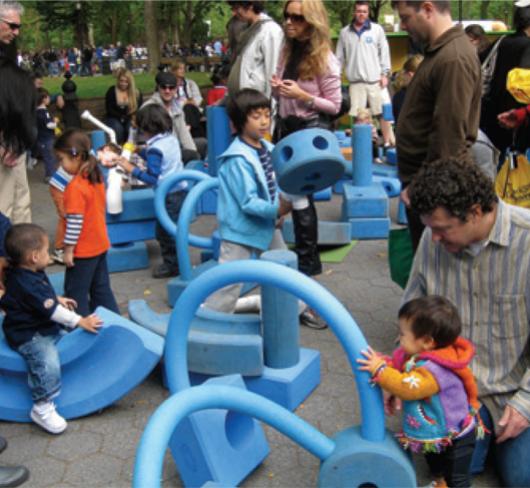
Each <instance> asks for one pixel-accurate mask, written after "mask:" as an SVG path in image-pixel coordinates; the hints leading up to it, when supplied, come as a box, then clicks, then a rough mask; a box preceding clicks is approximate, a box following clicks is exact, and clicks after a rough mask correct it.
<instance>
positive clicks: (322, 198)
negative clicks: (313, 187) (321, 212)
mask: <svg viewBox="0 0 530 488" xmlns="http://www.w3.org/2000/svg"><path fill="white" fill-rule="evenodd" d="M332 195H333V192H332V191H331V186H330V187H329V188H324V189H323V190H320V191H317V192H316V193H314V194H313V199H314V200H315V202H328V201H329V200H331V197H332Z"/></svg>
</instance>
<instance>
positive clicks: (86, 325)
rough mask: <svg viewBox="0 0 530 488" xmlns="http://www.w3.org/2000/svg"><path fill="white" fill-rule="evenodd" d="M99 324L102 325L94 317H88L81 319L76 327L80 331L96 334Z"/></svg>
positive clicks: (95, 316)
mask: <svg viewBox="0 0 530 488" xmlns="http://www.w3.org/2000/svg"><path fill="white" fill-rule="evenodd" d="M101 324H103V321H102V320H101V319H100V318H99V317H98V316H97V315H96V314H94V313H93V314H92V315H88V316H87V317H83V318H82V319H81V320H80V321H79V322H78V323H77V325H78V326H79V327H81V328H82V329H85V330H86V331H87V332H92V334H97V333H98V329H99V328H100V327H101Z"/></svg>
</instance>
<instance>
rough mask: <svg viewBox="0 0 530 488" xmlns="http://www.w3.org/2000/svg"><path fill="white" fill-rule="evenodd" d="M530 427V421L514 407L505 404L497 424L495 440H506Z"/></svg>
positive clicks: (499, 441)
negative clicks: (497, 433)
mask: <svg viewBox="0 0 530 488" xmlns="http://www.w3.org/2000/svg"><path fill="white" fill-rule="evenodd" d="M528 427H530V423H529V422H528V420H527V419H526V417H523V415H521V414H520V413H519V412H518V411H517V410H516V409H515V408H513V407H512V406H510V405H507V406H506V408H505V409H504V413H503V414H502V417H501V419H500V420H499V424H498V429H497V430H498V431H499V433H500V434H499V435H498V436H497V439H496V442H497V444H500V443H501V442H504V441H507V440H508V439H513V438H515V437H517V436H518V435H519V434H520V433H521V432H523V431H525V430H526V429H528Z"/></svg>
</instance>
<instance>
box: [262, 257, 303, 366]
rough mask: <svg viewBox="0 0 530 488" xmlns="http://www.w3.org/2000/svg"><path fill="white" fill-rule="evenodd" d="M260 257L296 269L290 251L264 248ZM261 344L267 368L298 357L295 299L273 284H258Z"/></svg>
mask: <svg viewBox="0 0 530 488" xmlns="http://www.w3.org/2000/svg"><path fill="white" fill-rule="evenodd" d="M260 259H261V260H263V261H271V262H273V263H278V264H283V265H284V266H288V267H289V268H291V269H298V259H297V257H296V254H295V253H294V252H292V251H280V250H276V251H267V252H264V253H263V254H262V255H261V256H260ZM261 304H262V306H261V308H262V313H261V317H262V319H261V320H262V323H263V348H264V359H265V365H266V366H268V367H269V368H290V367H292V366H295V365H296V364H298V361H299V360H300V346H299V342H300V326H299V320H298V300H297V298H296V297H295V296H293V295H291V294H289V293H287V292H285V291H284V290H281V289H279V288H276V287H271V286H263V287H262V288H261Z"/></svg>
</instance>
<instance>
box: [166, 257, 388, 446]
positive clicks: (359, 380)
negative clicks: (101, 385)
mask: <svg viewBox="0 0 530 488" xmlns="http://www.w3.org/2000/svg"><path fill="white" fill-rule="evenodd" d="M241 282H243V283H246V282H251V283H252V282H257V283H258V284H259V285H262V286H263V285H266V286H267V285H268V286H275V287H278V288H281V289H283V290H284V291H286V292H288V293H291V294H292V295H294V296H296V297H298V298H300V299H301V300H303V301H304V302H305V303H306V304H307V305H308V306H310V307H311V308H313V309H315V310H316V311H317V312H318V313H319V314H320V316H321V317H322V318H323V319H324V320H325V321H326V323H327V324H328V325H329V327H330V328H331V330H332V331H333V332H334V333H335V335H336V336H337V338H338V340H339V341H340V343H341V344H342V346H343V348H344V350H345V352H346V355H347V357H348V359H349V361H350V365H351V368H352V372H353V374H354V376H355V379H356V385H357V391H358V393H359V400H360V405H361V415H362V419H363V422H362V426H361V435H362V436H363V438H365V439H367V440H371V441H376V442H377V441H381V440H383V439H384V437H385V425H384V424H385V415H384V412H383V399H382V395H381V390H380V389H379V388H372V387H371V386H370V375H369V374H368V373H366V372H363V371H359V370H358V368H357V366H358V365H357V363H356V359H357V358H360V357H362V356H361V351H362V350H364V349H366V348H367V347H368V344H367V343H366V340H365V338H364V336H363V334H362V332H361V331H360V329H359V327H358V326H357V324H356V323H355V321H354V320H353V318H352V316H351V315H350V314H349V312H348V311H347V310H346V308H345V307H344V306H343V305H342V304H341V303H340V302H339V301H338V300H337V299H336V298H335V297H334V296H333V295H332V294H331V293H330V292H329V291H328V290H326V289H325V288H324V287H322V286H321V285H320V284H319V283H317V282H316V281H314V280H312V279H311V278H309V277H307V276H305V275H303V274H302V273H300V272H298V271H295V270H293V269H289V268H287V267H285V266H280V265H279V264H276V263H270V262H264V261H260V260H241V261H234V262H229V263H224V264H220V265H218V266H215V267H214V268H212V269H210V270H208V271H206V272H204V273H202V274H201V275H200V276H198V277H197V278H195V279H194V280H193V281H192V282H191V283H190V284H189V285H188V286H187V287H186V289H185V290H184V291H183V292H182V294H181V295H180V297H179V299H178V300H177V302H176V304H175V308H174V309H173V312H172V314H171V318H170V321H169V327H168V331H167V335H166V347H165V352H164V360H165V364H166V372H167V378H168V386H169V389H170V391H171V393H172V394H173V393H175V392H177V391H181V390H184V389H186V388H189V387H190V379H189V375H188V342H187V337H188V333H189V329H190V325H191V323H192V321H193V319H194V317H195V314H196V312H197V310H198V308H199V307H200V305H201V304H202V303H203V302H204V300H205V299H206V298H207V297H208V296H210V295H211V294H212V293H213V292H215V291H217V290H219V289H221V288H223V287H225V286H228V285H232V284H234V283H241Z"/></svg>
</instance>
